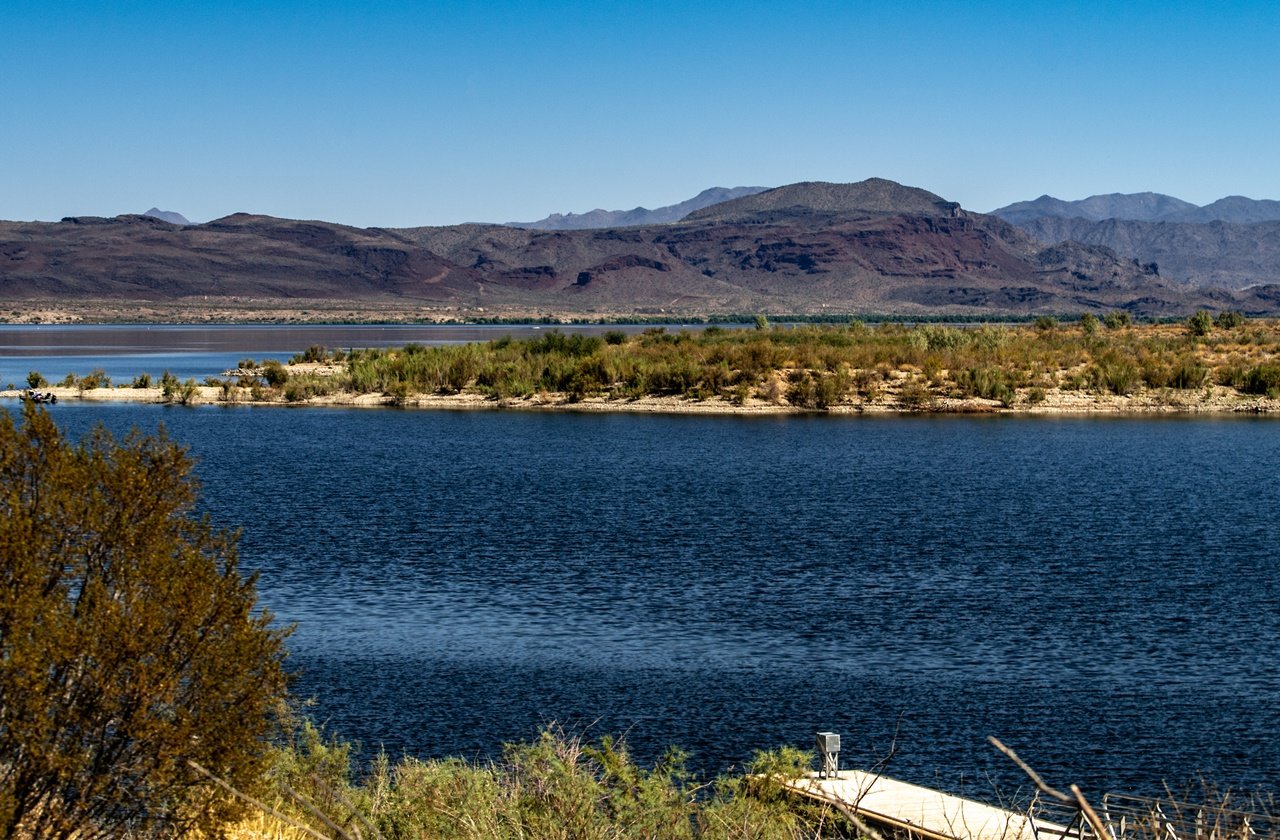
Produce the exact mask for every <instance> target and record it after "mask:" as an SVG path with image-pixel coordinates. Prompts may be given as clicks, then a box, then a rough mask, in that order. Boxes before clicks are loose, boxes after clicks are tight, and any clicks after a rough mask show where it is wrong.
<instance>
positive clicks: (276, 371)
mask: <svg viewBox="0 0 1280 840" xmlns="http://www.w3.org/2000/svg"><path fill="white" fill-rule="evenodd" d="M262 378H263V379H265V380H266V382H267V384H268V385H270V386H271V387H272V388H279V387H280V386H282V385H284V383H286V382H288V381H289V371H287V370H285V369H284V365H282V364H280V360H279V359H267V360H266V361H264V362H263V363H262Z"/></svg>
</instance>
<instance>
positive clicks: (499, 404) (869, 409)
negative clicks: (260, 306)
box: [0, 385, 1280, 417]
mask: <svg viewBox="0 0 1280 840" xmlns="http://www.w3.org/2000/svg"><path fill="white" fill-rule="evenodd" d="M25 390H26V389H21V390H5V391H0V399H8V400H15V401H18V400H21V399H22V397H23V394H24V393H25ZM39 390H41V391H43V392H45V393H52V394H54V395H56V396H57V398H58V401H59V402H74V403H82V404H83V403H136V404H143V405H188V406H210V405H213V406H227V407H244V406H273V407H278V408H308V407H312V408H315V407H321V408H370V409H378V408H381V409H400V410H425V411H526V412H567V413H578V414H673V415H703V416H716V415H718V416H738V417H788V416H794V417H815V416H834V417H859V416H870V417H905V416H937V415H951V416H1050V417H1051V416H1087V415H1098V416H1241V415H1252V416H1268V415H1277V416H1280V399H1272V398H1269V397H1261V396H1244V395H1240V394H1237V393H1235V392H1233V391H1231V389H1228V388H1223V387H1213V388H1210V389H1206V391H1201V392H1196V393H1192V394H1188V393H1177V394H1168V393H1162V392H1155V393H1152V392H1146V393H1139V394H1134V395H1129V396H1118V395H1114V394H1098V393H1082V392H1078V391H1050V392H1048V393H1047V394H1046V395H1045V396H1044V398H1043V400H1042V401H1040V402H1037V403H1035V404H1031V403H1026V402H1019V403H1014V404H1012V405H1005V404H1002V403H1000V402H999V401H996V400H987V399H981V398H976V397H974V398H965V399H956V398H939V399H937V400H936V401H935V402H934V403H932V404H930V405H926V406H918V405H916V406H908V405H903V404H901V403H899V402H897V401H896V400H892V399H888V400H877V401H858V402H853V403H849V404H840V405H832V406H830V407H828V408H825V409H812V408H804V407H799V406H793V405H787V404H780V403H773V402H768V401H765V400H761V399H751V400H747V401H745V402H744V403H743V404H736V403H734V402H733V401H731V400H728V399H725V398H722V397H710V398H705V399H690V398H686V397H674V396H660V397H654V396H649V397H639V398H632V399H625V398H608V397H584V398H580V399H574V398H571V397H570V396H569V395H567V394H554V393H544V394H537V395H534V396H532V397H527V398H511V397H508V398H501V399H496V398H493V397H488V396H484V395H482V394H471V393H459V394H417V395H411V396H408V397H403V398H396V397H392V396H389V395H385V394H356V393H352V392H340V393H335V394H328V395H325V396H317V397H311V398H308V399H305V400H293V401H290V400H286V399H284V398H283V397H277V398H272V399H259V400H254V399H249V398H233V399H226V398H224V392H223V389H222V388H220V387H214V386H208V385H199V386H196V392H195V394H194V395H193V397H192V398H191V399H189V400H188V401H187V402H186V403H181V402H180V401H178V400H174V399H166V398H165V396H164V393H163V390H162V389H161V388H132V387H116V388H90V389H85V390H81V389H79V388H76V387H63V386H54V387H45V388H41V389H39ZM55 410H56V406H55Z"/></svg>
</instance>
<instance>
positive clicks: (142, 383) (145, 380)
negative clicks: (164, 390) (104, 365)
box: [129, 371, 151, 388]
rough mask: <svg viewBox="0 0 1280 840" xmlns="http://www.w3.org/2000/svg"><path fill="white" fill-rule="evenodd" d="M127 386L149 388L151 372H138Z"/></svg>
mask: <svg viewBox="0 0 1280 840" xmlns="http://www.w3.org/2000/svg"><path fill="white" fill-rule="evenodd" d="M129 387H130V388H150V387H151V374H149V373H147V372H145V371H144V372H142V373H140V374H138V375H137V376H135V377H134V378H133V381H132V382H130V383H129Z"/></svg>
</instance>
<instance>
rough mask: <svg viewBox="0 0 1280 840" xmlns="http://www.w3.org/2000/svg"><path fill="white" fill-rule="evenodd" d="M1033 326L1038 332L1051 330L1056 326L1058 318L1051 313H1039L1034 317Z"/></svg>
mask: <svg viewBox="0 0 1280 840" xmlns="http://www.w3.org/2000/svg"><path fill="white" fill-rule="evenodd" d="M1034 326H1035V328H1036V329H1037V330H1039V331H1040V332H1053V331H1054V330H1056V329H1057V328H1058V319H1057V318H1055V317H1053V316H1052V315H1041V316H1040V317H1038V318H1036V320H1035V324H1034Z"/></svg>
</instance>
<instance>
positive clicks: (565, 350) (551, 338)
mask: <svg viewBox="0 0 1280 840" xmlns="http://www.w3.org/2000/svg"><path fill="white" fill-rule="evenodd" d="M527 346H528V350H529V352H530V353H535V354H539V355H547V354H549V353H556V354H560V355H565V356H575V357H576V356H589V355H591V354H592V353H595V352H596V351H598V350H599V349H600V348H601V347H603V346H604V339H603V338H601V337H600V336H598V335H582V334H580V333H574V334H573V335H565V334H564V333H562V332H560V331H559V330H552V331H551V332H549V333H547V334H546V335H544V336H542V337H541V338H539V339H535V340H533V341H530V342H529V343H528V345H527Z"/></svg>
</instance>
